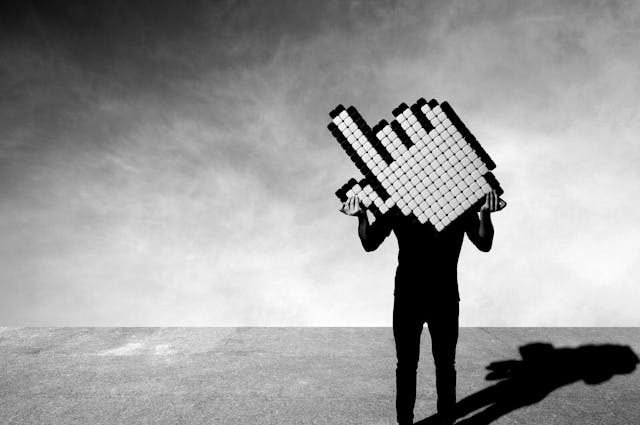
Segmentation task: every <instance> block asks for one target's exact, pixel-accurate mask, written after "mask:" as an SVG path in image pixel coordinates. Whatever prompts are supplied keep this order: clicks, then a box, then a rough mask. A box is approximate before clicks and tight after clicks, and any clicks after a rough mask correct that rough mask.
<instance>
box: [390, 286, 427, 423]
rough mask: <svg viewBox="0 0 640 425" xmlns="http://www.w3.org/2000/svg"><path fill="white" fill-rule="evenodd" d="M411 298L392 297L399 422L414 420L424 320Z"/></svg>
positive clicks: (411, 421)
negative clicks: (417, 372)
mask: <svg viewBox="0 0 640 425" xmlns="http://www.w3.org/2000/svg"><path fill="white" fill-rule="evenodd" d="M414 304H415V302H413V300H411V299H410V298H408V299H407V298H401V297H398V296H395V297H394V303H393V337H394V339H395V342H396V356H397V358H398V363H397V367H396V413H397V418H398V423H399V424H402V425H404V424H412V423H413V407H414V405H415V402H416V371H417V368H418V359H419V358H420V334H421V333H422V324H423V323H424V322H423V321H422V320H421V318H420V315H419V314H418V311H417V310H416V308H415V305H414Z"/></svg>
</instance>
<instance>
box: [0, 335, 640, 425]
mask: <svg viewBox="0 0 640 425" xmlns="http://www.w3.org/2000/svg"><path fill="white" fill-rule="evenodd" d="M423 336H424V337H423V339H422V352H421V353H422V357H421V358H422V361H421V363H420V368H419V375H418V395H417V398H418V401H417V403H416V409H415V414H416V421H420V422H418V423H420V424H421V425H426V424H429V423H431V422H432V421H431V419H429V417H430V415H431V414H432V413H433V412H434V410H435V392H434V386H433V382H434V379H433V375H434V369H433V364H432V360H431V355H430V341H429V338H428V332H427V331H426V330H425V332H424V333H423ZM531 343H548V344H552V346H549V345H546V346H544V345H530V344H531ZM587 345H590V346H591V347H586V346H587ZM523 346H527V348H524V349H522V351H520V348H521V347H523ZM578 347H582V348H578ZM394 350H395V349H394V343H393V335H392V332H391V329H389V328H0V423H2V424H20V425H25V424H215V425H218V424H220V425H222V424H297V425H299V424H368V425H375V424H395V420H394V419H395V411H394V397H395V372H394V370H395V351H394ZM540 353H542V354H540ZM638 353H640V329H639V328H463V329H461V332H460V339H459V344H458V355H457V368H458V399H459V400H460V403H459V406H460V407H461V410H463V411H464V412H465V415H466V417H465V418H461V419H460V421H459V423H461V424H472V423H473V424H483V423H484V424H486V423H492V424H505V425H506V424H536V425H540V424H544V425H554V424H562V425H567V424H580V425H590V424H594V425H595V424H598V425H602V424H620V425H637V424H640V377H639V376H640V375H639V374H638V373H637V368H636V361H637V357H635V354H638ZM523 359H524V360H523ZM506 360H512V362H502V361H506ZM495 362H502V363H495ZM492 363H493V365H492V370H493V375H496V376H497V377H502V378H504V377H507V379H506V380H503V381H495V380H487V379H486V377H487V372H488V371H487V369H486V368H487V366H489V365H490V364H492ZM490 377H491V376H490ZM585 380H586V381H587V382H588V383H587V382H585ZM497 382H502V384H498V385H496V383H497ZM486 388H490V389H489V390H485V391H482V392H481V390H483V389H486Z"/></svg>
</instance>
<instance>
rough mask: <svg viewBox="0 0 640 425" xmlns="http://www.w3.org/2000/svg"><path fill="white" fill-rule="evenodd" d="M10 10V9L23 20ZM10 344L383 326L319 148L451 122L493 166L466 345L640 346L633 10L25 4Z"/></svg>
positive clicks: (8, 221)
mask: <svg viewBox="0 0 640 425" xmlns="http://www.w3.org/2000/svg"><path fill="white" fill-rule="evenodd" d="M5 4H6V2H5ZM4 7H5V9H4V10H3V11H2V12H0V232H1V235H2V236H1V237H0V324H2V325H102V326H118V325H159V326H164V325H176V326H177V325H186V326H192V325H215V326H239V325H244V326H256V325H258V326H276V325H277V326H389V325H390V324H391V309H392V302H393V275H394V272H395V266H396V261H397V260H396V255H397V243H396V240H395V237H394V236H391V237H390V238H389V239H387V241H386V242H385V243H384V244H383V245H382V246H381V247H380V248H379V249H378V250H377V251H375V252H373V253H366V252H364V251H363V250H362V247H361V246H360V244H359V241H358V238H357V233H356V220H355V219H354V218H352V217H346V216H344V215H341V214H340V213H338V212H337V208H338V201H337V199H336V198H335V197H334V194H333V193H334V191H335V190H336V189H337V188H338V187H339V186H340V185H342V184H343V183H344V182H345V181H346V180H347V179H348V178H350V177H352V176H357V175H356V169H355V167H354V166H353V164H352V163H351V162H350V161H348V159H347V157H346V156H345V155H344V153H343V152H342V150H341V149H340V148H339V146H338V144H337V143H336V142H335V140H334V139H333V138H332V137H331V135H330V133H329V132H328V131H327V129H326V124H327V123H328V120H329V118H328V115H327V114H328V112H329V110H331V109H332V108H333V107H334V106H335V105H336V104H338V103H343V104H345V105H355V106H356V107H357V108H358V109H359V110H360V111H361V113H362V114H363V116H364V117H365V118H366V119H367V120H368V121H370V122H371V123H376V122H377V121H378V120H379V119H381V118H389V117H391V110H392V109H393V108H394V107H396V106H397V105H398V104H399V103H400V102H407V103H410V102H414V101H415V100H416V99H417V98H419V97H426V98H427V99H429V98H437V99H439V100H448V101H449V102H450V103H451V104H452V105H453V106H454V108H456V110H457V111H458V113H459V114H460V115H461V117H462V118H463V120H464V121H465V122H466V123H467V125H468V127H469V128H470V129H471V130H472V131H473V132H474V133H475V135H476V136H477V137H478V139H479V140H480V142H481V143H482V144H483V146H484V147H485V149H486V150H487V151H488V152H489V153H490V154H491V156H492V157H493V159H494V160H495V161H496V163H497V164H498V167H497V169H496V170H495V174H496V176H497V177H498V179H499V180H500V182H501V184H502V186H503V188H504V189H505V192H506V193H505V196H504V197H505V199H506V200H507V201H508V202H509V206H508V208H507V209H505V210H504V211H502V212H500V213H497V214H496V215H495V217H494V223H495V227H496V236H495V240H494V247H493V249H492V251H491V252H490V253H481V252H479V251H477V250H475V248H474V247H473V246H472V245H471V244H470V243H469V242H468V241H466V242H465V244H464V246H463V251H462V255H461V259H460V267H459V277H460V291H461V298H462V304H461V324H462V325H465V326H486V325H499V326H611V325H614V326H615V325H628V326H638V325H640V309H638V303H639V301H640V282H638V276H640V249H639V248H640V225H639V224H638V223H640V198H639V197H638V188H639V186H640V166H639V165H638V164H639V163H640V140H639V136H638V134H640V100H639V99H640V82H639V79H638V75H639V70H640V7H639V6H638V5H637V3H636V2H633V1H629V2H586V1H585V2H562V4H559V3H558V2H555V1H549V2H530V1H521V2H513V1H510V2H496V1H483V2H465V1H460V2H458V1H444V2H440V3H438V2H421V1H420V2H418V1H416V2H369V1H366V2H365V1H353V2H346V1H345V2H336V1H326V2H320V1H317V2H311V1H309V2H301V1H292V2H280V1H269V2H266V1H252V2H240V1H238V2H235V1H220V2H195V1H194V2H189V3H188V4H187V3H186V2H178V1H175V2H157V1H153V2H151V1H108V2H107V1H104V2H83V1H64V2H63V1H41V2H33V3H30V2H24V1H23V2H16V4H15V5H14V6H13V7H10V6H4Z"/></svg>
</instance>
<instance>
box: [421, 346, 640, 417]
mask: <svg viewBox="0 0 640 425" xmlns="http://www.w3.org/2000/svg"><path fill="white" fill-rule="evenodd" d="M520 355H521V357H522V359H519V360H505V361H499V362H494V363H491V364H490V365H489V366H487V369H488V370H489V374H488V375H487V377H486V379H487V380H488V381H499V382H497V383H495V384H494V385H492V386H490V387H487V388H485V389H483V390H480V391H478V392H477V393H475V394H471V395H470V396H468V397H466V398H464V399H462V400H460V401H459V402H458V403H457V404H456V416H457V417H458V418H465V417H466V416H468V415H471V416H469V417H466V418H465V419H463V420H460V421H458V422H456V424H458V425H485V424H490V423H492V422H493V421H495V420H497V419H498V418H500V417H501V416H504V415H506V414H508V413H509V412H512V411H514V410H516V409H519V408H521V407H524V406H529V405H532V404H535V403H538V402H539V401H541V400H543V399H544V398H545V397H546V396H547V395H549V394H550V393H551V392H552V391H554V390H556V389H558V388H560V387H563V386H565V385H569V384H572V383H574V382H578V381H584V382H585V383H587V384H589V385H597V384H601V383H603V382H605V381H608V380H609V379H611V378H612V377H613V376H615V375H622V374H628V373H631V372H633V371H634V370H635V369H636V365H637V364H638V362H639V360H638V356H637V355H636V353H634V352H633V350H632V349H631V348H630V347H628V346H624V345H611V344H604V345H583V346H580V347H576V348H555V347H554V346H553V345H551V344H548V343H540V342H536V343H531V344H527V345H523V346H521V347H520ZM436 421H437V418H436V417H435V416H431V417H428V418H426V419H423V420H422V421H420V422H417V423H416V425H435V424H436V423H437V422H436Z"/></svg>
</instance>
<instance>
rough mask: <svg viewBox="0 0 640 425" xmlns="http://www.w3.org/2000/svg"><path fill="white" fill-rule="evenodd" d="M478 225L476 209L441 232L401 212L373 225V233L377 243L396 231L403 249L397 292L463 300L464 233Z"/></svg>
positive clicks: (399, 253) (397, 278)
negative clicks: (460, 276) (460, 270)
mask: <svg viewBox="0 0 640 425" xmlns="http://www.w3.org/2000/svg"><path fill="white" fill-rule="evenodd" d="M478 226H479V219H478V215H477V214H476V213H475V212H473V211H469V212H467V213H465V214H463V215H462V216H460V217H459V218H458V219H456V220H455V221H454V222H452V223H451V224H449V225H448V226H447V227H446V228H445V229H444V230H442V231H441V232H437V231H436V230H435V229H434V228H433V227H432V226H430V225H422V224H420V223H419V222H417V221H416V220H415V219H412V218H408V217H405V216H403V215H401V214H399V215H391V214H387V215H386V216H383V217H381V218H379V219H377V220H376V221H375V222H374V223H373V224H372V225H371V228H370V231H371V233H370V234H371V236H372V238H373V240H374V241H375V242H376V245H378V244H379V243H382V241H383V240H384V239H386V238H387V236H389V234H390V233H391V231H392V230H393V232H394V233H395V235H396V239H397V240H398V248H399V250H398V267H397V269H396V276H395V291H394V294H395V295H402V296H410V297H412V296H419V297H421V298H429V299H431V300H442V301H446V300H452V299H457V300H459V299H460V294H459V292H458V257H459V256H460V248H461V247H462V240H463V238H464V233H465V232H466V231H467V230H469V231H473V230H474V229H475V231H477V229H478Z"/></svg>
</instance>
